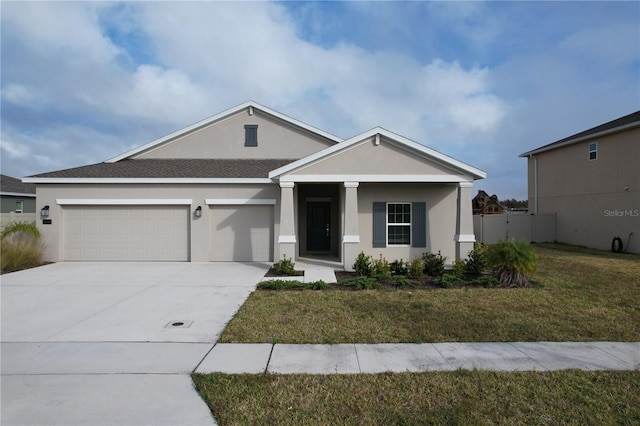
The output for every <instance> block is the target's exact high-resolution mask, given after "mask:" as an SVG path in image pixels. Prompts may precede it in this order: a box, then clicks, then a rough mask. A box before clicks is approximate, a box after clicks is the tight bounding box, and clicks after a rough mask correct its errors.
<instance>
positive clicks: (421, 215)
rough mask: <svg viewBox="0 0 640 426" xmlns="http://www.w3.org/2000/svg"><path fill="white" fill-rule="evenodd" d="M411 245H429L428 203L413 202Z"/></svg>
mask: <svg viewBox="0 0 640 426" xmlns="http://www.w3.org/2000/svg"><path fill="white" fill-rule="evenodd" d="M411 230H412V232H411V234H412V235H411V246H412V247H426V246H427V204H426V203H412V204H411Z"/></svg>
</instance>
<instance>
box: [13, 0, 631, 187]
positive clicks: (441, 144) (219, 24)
mask: <svg viewBox="0 0 640 426" xmlns="http://www.w3.org/2000/svg"><path fill="white" fill-rule="evenodd" d="M633 7H635V8H636V9H638V6H637V5H631V6H629V5H626V4H618V3H616V7H615V8H611V7H606V8H605V7H601V6H598V5H597V4H591V3H589V4H583V3H581V4H577V5H573V4H564V3H563V4H555V3H554V4H538V3H515V4H511V3H449V2H444V3H442V2H427V3H386V2H383V3H375V2H372V3H369V2H368V3H350V2H347V3H329V4H326V3H311V4H306V3H305V4H302V5H300V4H298V3H267V2H158V3H156V2H153V3H148V2H137V3H93V2H80V3H77V2H68V3H67V2H64V3H62V2H60V3H58V2H50V3H31V2H22V3H20V2H8V3H3V10H2V16H1V19H2V26H1V31H2V49H1V52H2V64H3V70H2V71H3V72H2V87H1V90H2V92H1V101H2V153H3V158H2V168H3V170H4V171H3V173H4V172H5V171H11V172H13V173H16V174H18V175H24V174H32V173H37V172H43V171H47V170H51V169H52V168H53V169H55V168H64V167H70V166H77V165H81V164H88V163H92V162H97V161H102V160H105V159H107V158H110V157H113V156H115V155H117V154H119V153H121V152H124V151H126V150H128V149H130V148H132V147H134V146H138V145H141V144H143V143H146V142H148V141H150V140H153V139H155V138H157V137H160V136H162V135H164V134H167V133H169V132H172V131H175V130H177V129H179V128H181V127H184V126H186V125H189V124H191V123H193V122H195V121H198V120H200V119H202V118H204V117H206V116H210V115H213V114H216V113H218V112H220V111H222V110H224V109H226V108H229V107H231V106H233V105H237V104H239V103H241V102H244V101H246V100H248V99H253V100H256V101H258V102H260V103H263V104H265V105H267V106H269V107H272V108H274V109H276V110H278V111H281V112H283V113H285V114H288V115H290V116H292V117H295V118H297V119H300V120H302V121H305V122H307V123H309V124H311V125H314V126H317V127H319V128H322V129H324V130H326V131H328V132H331V133H334V134H336V135H339V136H342V137H350V136H353V135H355V134H357V133H360V132H362V131H365V130H368V129H370V128H372V127H374V126H377V125H380V126H383V127H386V128H388V129H389V130H392V131H394V132H397V133H400V134H402V135H404V136H406V137H409V138H411V139H413V140H415V141H417V142H421V143H425V144H427V145H429V146H431V147H433V148H436V149H438V150H440V151H442V152H445V153H447V154H449V155H452V156H454V157H457V158H459V159H461V160H463V161H466V162H469V163H472V164H474V165H475V166H478V167H480V168H483V169H485V170H487V171H488V172H489V176H490V178H489V179H488V180H487V181H485V182H483V185H484V184H485V183H486V184H487V185H489V184H493V182H495V184H496V186H498V185H500V186H501V187H502V188H507V187H510V188H512V189H511V192H508V193H506V194H505V196H519V197H522V196H524V191H525V189H524V188H525V178H524V173H525V172H526V168H525V167H524V166H523V165H520V163H519V161H520V160H519V159H518V158H517V155H518V154H519V153H521V152H524V151H525V150H527V149H531V148H533V147H535V146H538V145H541V144H543V143H548V142H551V141H553V140H554V138H559V137H561V136H567V135H568V134H567V132H568V131H570V129H574V128H576V129H577V130H576V131H578V130H584V129H586V128H588V127H590V126H593V125H596V124H600V123H601V122H604V120H602V117H603V115H606V114H609V115H606V119H612V118H616V117H615V116H612V117H610V115H617V114H618V113H619V112H622V113H628V112H631V111H629V108H630V105H636V106H637V104H638V100H637V96H636V98H635V100H634V99H633V96H632V95H630V94H629V93H630V92H633V90H632V89H633V88H634V87H636V88H637V87H638V82H637V72H638V71H637V69H638V63H639V61H638V55H637V52H638V45H639V44H640V42H639V41H638V40H637V24H638V22H637V19H635V20H634V19H633V18H627V16H633V14H632V13H629V12H628V11H626V10H622V9H627V8H633ZM592 9H593V10H592ZM618 9H620V11H618ZM559 12H562V13H559ZM636 15H637V13H636ZM614 75H615V78H614V77H613V76H614ZM630 87H631V89H630ZM635 93H636V94H637V90H636V92H635ZM595 100H597V102H595ZM605 113H606V114H605ZM622 113H620V114H619V115H622ZM619 115H618V116H619ZM36 156H37V157H36ZM34 158H35V161H32V159H34ZM492 176H495V177H496V180H492V179H493V178H492ZM518 180H521V182H520V183H517V184H516V183H514V182H516V181H518ZM516 185H519V188H517V187H516ZM487 189H488V190H489V191H490V192H498V191H497V190H492V189H489V188H487ZM518 194H519V195H518Z"/></svg>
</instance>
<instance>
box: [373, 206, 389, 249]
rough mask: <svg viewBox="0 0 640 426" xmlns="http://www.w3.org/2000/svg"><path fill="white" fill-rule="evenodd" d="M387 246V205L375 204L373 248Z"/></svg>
mask: <svg viewBox="0 0 640 426" xmlns="http://www.w3.org/2000/svg"><path fill="white" fill-rule="evenodd" d="M386 245H387V203H385V202H379V201H374V202H373V247H386Z"/></svg>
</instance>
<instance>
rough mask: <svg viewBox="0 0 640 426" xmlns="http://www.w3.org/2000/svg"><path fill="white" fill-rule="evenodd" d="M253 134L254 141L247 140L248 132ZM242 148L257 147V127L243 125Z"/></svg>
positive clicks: (255, 125)
mask: <svg viewBox="0 0 640 426" xmlns="http://www.w3.org/2000/svg"><path fill="white" fill-rule="evenodd" d="M250 130H253V131H254V132H255V139H253V138H249V134H250V133H249V131H250ZM244 146H246V147H251V148H253V147H257V146H258V125H257V124H245V125H244Z"/></svg>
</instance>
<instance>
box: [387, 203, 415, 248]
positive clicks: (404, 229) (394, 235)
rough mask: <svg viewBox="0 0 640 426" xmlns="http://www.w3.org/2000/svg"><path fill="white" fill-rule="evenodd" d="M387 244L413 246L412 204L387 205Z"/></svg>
mask: <svg viewBox="0 0 640 426" xmlns="http://www.w3.org/2000/svg"><path fill="white" fill-rule="evenodd" d="M387 244H388V245H390V246H391V245H394V246H395V245H403V246H408V245H409V244H411V203H389V204H387Z"/></svg>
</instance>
